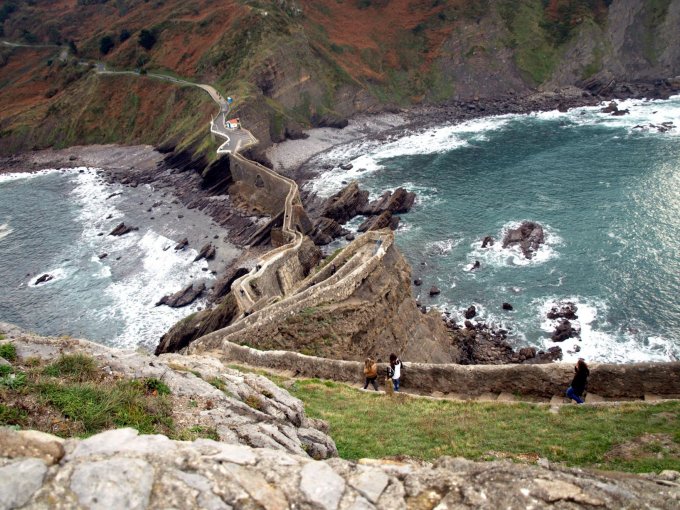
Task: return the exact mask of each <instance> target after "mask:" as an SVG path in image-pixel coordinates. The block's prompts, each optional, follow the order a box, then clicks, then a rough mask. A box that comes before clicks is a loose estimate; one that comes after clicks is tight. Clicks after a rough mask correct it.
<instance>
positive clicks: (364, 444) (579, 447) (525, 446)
mask: <svg viewBox="0 0 680 510" xmlns="http://www.w3.org/2000/svg"><path fill="white" fill-rule="evenodd" d="M289 391H291V393H292V394H293V395H295V396H296V397H298V398H300V399H301V400H302V401H303V402H304V404H305V410H306V411H307V413H308V414H309V416H311V417H314V418H322V419H324V420H327V421H328V422H329V423H330V434H331V436H332V437H333V439H334V440H335V441H336V444H337V446H338V451H339V452H340V456H341V457H343V458H348V459H359V458H362V457H385V456H402V455H405V456H409V457H414V458H418V459H425V460H428V459H433V458H435V457H439V456H441V455H451V456H461V457H466V458H470V459H493V458H510V459H515V460H523V461H530V462H531V461H536V460H537V459H538V458H539V457H544V458H547V459H548V460H550V461H551V462H561V463H565V464H567V465H570V466H583V467H590V468H598V469H614V470H622V471H632V472H649V471H660V470H663V469H675V470H677V469H680V426H679V425H680V423H679V418H680V403H677V402H672V403H664V404H658V405H646V404H625V405H621V406H617V407H604V406H601V407H594V406H587V405H586V406H576V405H568V406H564V407H562V408H561V410H560V412H559V413H558V414H553V413H551V412H550V411H549V408H548V407H547V406H539V405H532V404H494V403H477V402H450V401H433V400H426V399H414V398H408V397H404V398H389V397H385V396H383V395H376V394H372V393H371V392H361V391H359V390H357V389H354V388H350V387H348V386H346V385H342V384H336V383H332V382H328V381H318V380H304V381H297V382H296V383H295V384H294V385H293V386H292V388H290V390H289ZM399 397H403V396H399ZM626 444H629V445H630V448H629V449H628V450H627V451H628V454H624V453H617V452H623V450H622V449H621V448H619V449H615V447H617V445H626Z"/></svg>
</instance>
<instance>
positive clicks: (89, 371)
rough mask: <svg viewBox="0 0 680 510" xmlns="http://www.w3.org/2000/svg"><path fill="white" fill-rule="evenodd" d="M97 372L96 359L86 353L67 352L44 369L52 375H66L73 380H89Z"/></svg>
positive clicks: (47, 373) (45, 372)
mask: <svg viewBox="0 0 680 510" xmlns="http://www.w3.org/2000/svg"><path fill="white" fill-rule="evenodd" d="M96 373H97V364H96V363H95V361H94V359H92V358H91V357H89V356H85V355H84V354H66V355H63V356H61V357H59V359H57V361H55V362H54V363H52V364H51V365H48V366H47V367H45V369H44V370H43V374H45V375H48V376H50V377H64V378H66V379H69V380H73V381H88V380H91V379H92V378H94V376H95V375H96Z"/></svg>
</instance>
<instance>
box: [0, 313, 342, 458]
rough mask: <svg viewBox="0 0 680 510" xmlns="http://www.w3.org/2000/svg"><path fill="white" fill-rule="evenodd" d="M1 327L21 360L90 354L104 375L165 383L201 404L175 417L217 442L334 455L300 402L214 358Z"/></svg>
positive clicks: (318, 425) (174, 392) (182, 396)
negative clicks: (160, 353) (156, 354)
mask: <svg viewBox="0 0 680 510" xmlns="http://www.w3.org/2000/svg"><path fill="white" fill-rule="evenodd" d="M0 329H1V330H2V331H3V332H4V335H5V336H6V339H5V340H3V341H2V343H6V342H8V341H11V342H12V343H13V344H14V345H15V347H16V351H17V355H18V357H19V358H20V359H27V358H37V359H48V360H52V359H56V358H57V357H59V356H60V355H62V354H76V353H81V354H86V355H89V356H92V357H93V358H94V359H95V360H96V362H97V364H98V365H99V366H100V367H102V370H103V371H104V372H106V373H107V374H111V375H114V376H117V377H122V378H127V379H142V378H149V377H153V378H157V379H159V380H161V381H163V382H164V383H165V384H166V385H167V386H168V387H169V388H170V391H171V395H172V397H173V398H177V399H192V400H194V401H196V402H203V403H205V406H204V407H203V409H201V408H200V407H197V408H195V409H194V410H193V411H191V413H190V416H189V417H188V418H187V416H177V417H176V418H177V419H178V420H186V419H190V420H191V421H192V422H196V423H197V424H199V425H201V426H204V427H210V428H212V429H215V430H216V431H217V434H218V435H219V437H220V440H221V441H227V442H230V443H238V444H244V445H249V446H252V447H258V448H270V449H276V450H285V451H288V452H291V453H294V454H297V455H311V456H312V457H314V458H327V457H331V456H335V455H337V450H336V448H335V444H334V442H333V440H332V439H331V438H330V437H328V436H327V435H326V434H325V432H323V431H322V430H325V428H326V426H325V424H324V423H323V422H321V421H319V420H313V419H310V418H308V417H307V416H306V415H305V412H304V407H303V405H302V402H301V401H300V400H298V399H296V398H294V397H292V396H291V395H290V394H289V393H288V392H286V391H284V390H282V389H281V388H279V387H278V386H276V385H275V384H274V383H272V382H271V381H269V380H268V379H267V378H265V377H262V376H258V375H255V374H246V373H241V372H238V371H236V370H232V369H229V368H227V367H225V366H224V365H223V364H222V363H221V362H220V361H219V360H217V359H215V358H213V357H209V356H180V355H174V354H167V355H163V356H160V357H154V356H150V355H147V354H142V353H138V352H133V351H123V350H117V349H111V348H108V347H105V346H103V345H99V344H95V343H92V342H89V341H86V340H77V339H72V338H63V337H62V338H49V337H39V336H35V335H32V334H29V333H26V332H24V331H22V330H20V329H19V328H16V327H15V326H12V325H10V324H4V323H0ZM208 381H211V382H213V383H215V381H219V384H217V385H218V386H220V387H222V388H224V391H222V390H220V389H218V388H217V387H216V386H215V384H211V383H209V382H208ZM208 401H209V402H210V404H208ZM175 407H178V406H175Z"/></svg>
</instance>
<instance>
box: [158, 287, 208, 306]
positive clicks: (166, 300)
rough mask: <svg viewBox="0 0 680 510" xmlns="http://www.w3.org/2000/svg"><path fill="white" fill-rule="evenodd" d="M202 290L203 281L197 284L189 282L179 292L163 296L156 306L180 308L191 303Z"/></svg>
mask: <svg viewBox="0 0 680 510" xmlns="http://www.w3.org/2000/svg"><path fill="white" fill-rule="evenodd" d="M204 290H205V283H203V282H201V283H200V284H199V285H198V286H195V285H194V284H193V283H191V284H189V285H187V286H186V287H185V288H183V289H182V290H180V291H179V292H175V293H174V294H169V295H167V296H163V297H162V298H161V299H160V301H158V303H156V306H160V305H168V306H169V307H171V308H181V307H183V306H187V305H190V304H191V303H193V302H194V301H195V300H196V298H198V296H200V295H201V294H203V291H204Z"/></svg>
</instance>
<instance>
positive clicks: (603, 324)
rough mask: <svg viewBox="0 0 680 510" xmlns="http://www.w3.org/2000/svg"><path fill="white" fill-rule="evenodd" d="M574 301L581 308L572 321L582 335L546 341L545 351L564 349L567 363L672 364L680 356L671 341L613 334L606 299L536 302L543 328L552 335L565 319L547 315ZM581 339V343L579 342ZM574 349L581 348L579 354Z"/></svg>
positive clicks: (625, 333)
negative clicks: (556, 348) (580, 360)
mask: <svg viewBox="0 0 680 510" xmlns="http://www.w3.org/2000/svg"><path fill="white" fill-rule="evenodd" d="M565 302H572V303H574V304H575V305H576V306H577V311H576V315H577V317H578V318H577V319H575V320H572V321H570V322H571V324H572V326H573V327H574V328H575V329H578V330H580V335H579V336H577V337H573V338H569V339H567V340H565V341H564V342H561V343H555V342H553V341H552V340H550V338H549V337H547V338H545V339H544V342H543V346H544V348H546V349H547V348H549V347H553V346H555V345H559V346H560V347H562V351H563V355H564V361H576V360H578V358H585V359H586V360H589V361H598V362H610V363H623V362H642V361H670V360H673V359H675V358H677V356H678V355H680V350H679V349H678V346H676V345H674V343H673V342H672V341H671V340H670V339H666V338H661V337H658V336H652V335H650V336H647V337H645V335H644V333H641V332H639V331H636V330H633V331H626V332H612V328H611V325H610V324H609V323H608V322H607V321H606V319H605V318H606V315H607V310H608V307H607V304H606V303H605V302H604V301H602V300H597V299H587V298H583V297H580V296H571V297H567V298H561V299H558V298H554V297H553V298H548V299H545V300H543V301H539V302H537V303H535V304H536V305H537V309H538V313H539V317H540V320H541V329H542V330H543V331H545V332H546V333H548V334H550V333H552V332H553V331H554V330H555V326H556V325H557V324H558V323H559V322H560V321H561V320H562V319H556V320H550V319H547V318H546V315H547V313H548V312H549V311H550V309H551V308H552V307H554V306H559V304H560V303H565ZM579 339H580V340H579ZM574 346H578V347H580V350H579V351H576V350H575V349H574Z"/></svg>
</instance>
